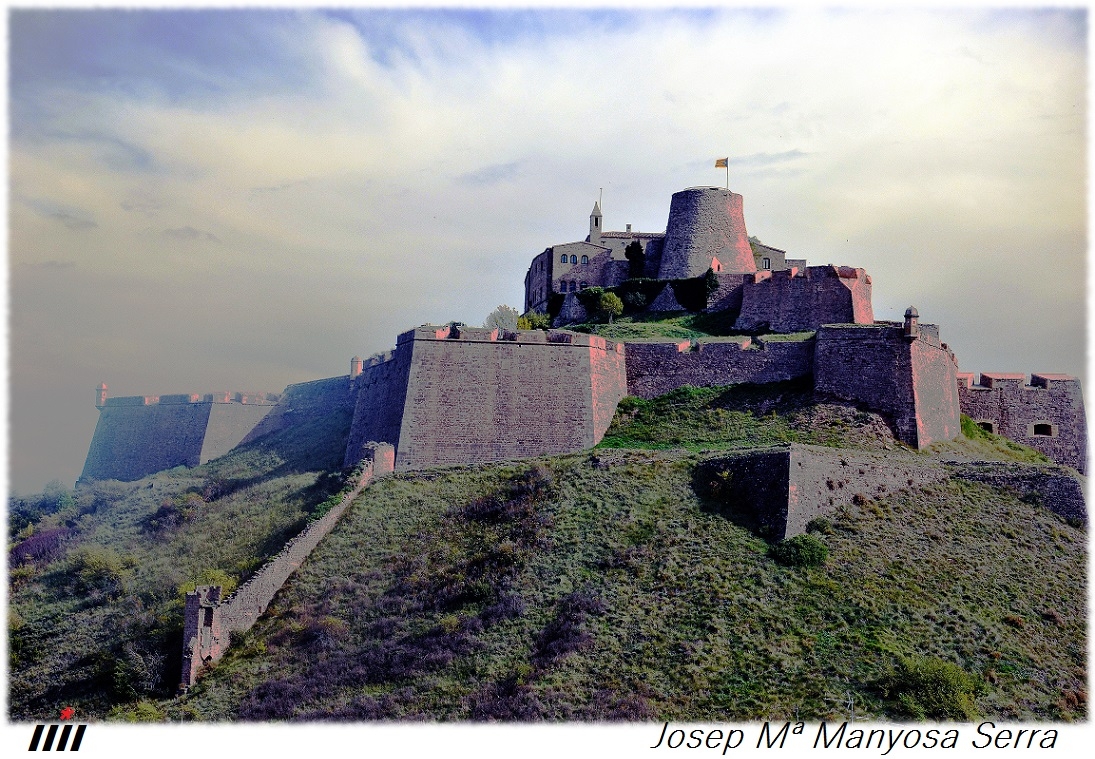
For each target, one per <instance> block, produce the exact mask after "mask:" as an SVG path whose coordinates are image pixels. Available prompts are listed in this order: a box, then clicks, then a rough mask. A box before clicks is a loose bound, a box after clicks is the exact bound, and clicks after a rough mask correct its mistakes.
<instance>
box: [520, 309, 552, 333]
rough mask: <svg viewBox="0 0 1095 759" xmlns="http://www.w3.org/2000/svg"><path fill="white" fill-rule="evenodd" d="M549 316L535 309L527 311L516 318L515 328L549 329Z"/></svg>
mask: <svg viewBox="0 0 1095 759" xmlns="http://www.w3.org/2000/svg"><path fill="white" fill-rule="evenodd" d="M550 328H551V317H550V316H548V315H547V314H540V313H537V312H535V311H528V312H527V313H525V314H522V315H521V316H520V317H518V319H517V329H550Z"/></svg>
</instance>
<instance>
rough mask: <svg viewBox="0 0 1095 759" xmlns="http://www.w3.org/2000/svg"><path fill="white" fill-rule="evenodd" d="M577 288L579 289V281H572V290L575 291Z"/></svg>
mask: <svg viewBox="0 0 1095 759" xmlns="http://www.w3.org/2000/svg"><path fill="white" fill-rule="evenodd" d="M577 289H578V283H577V282H571V283H570V291H571V292H574V291H575V290H577Z"/></svg>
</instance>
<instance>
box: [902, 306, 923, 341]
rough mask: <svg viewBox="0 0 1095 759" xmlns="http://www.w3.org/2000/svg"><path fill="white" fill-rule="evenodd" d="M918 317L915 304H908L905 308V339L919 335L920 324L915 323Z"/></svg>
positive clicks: (911, 338) (912, 338) (910, 339)
mask: <svg viewBox="0 0 1095 759" xmlns="http://www.w3.org/2000/svg"><path fill="white" fill-rule="evenodd" d="M919 319H920V314H918V313H917V312H916V307H915V306H909V307H908V308H906V309H905V339H906V340H909V341H912V340H915V339H916V338H918V337H920V325H919V324H918V323H917V322H918V320H919Z"/></svg>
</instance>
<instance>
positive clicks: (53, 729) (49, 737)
mask: <svg viewBox="0 0 1095 759" xmlns="http://www.w3.org/2000/svg"><path fill="white" fill-rule="evenodd" d="M69 710H71V713H70V714H69V715H68V716H67V717H66V716H65V712H68V711H69ZM75 713H76V710H75V709H72V707H65V711H63V712H61V719H72V716H73V715H74V714H75ZM59 727H60V728H61V736H60V738H58V736H57V728H59ZM86 729H87V725H77V726H76V732H75V733H73V731H72V725H65V726H64V727H61V725H50V726H49V730H48V731H47V730H46V726H45V725H35V726H34V735H32V736H31V738H30V747H29V748H28V749H27V751H37V750H38V744H39V743H41V742H42V733H43V732H44V733H45V734H46V740H45V742H44V743H42V750H43V751H64V750H65V749H66V747H67V748H68V750H69V751H79V750H80V743H81V742H82V741H83V740H84V730H86ZM70 737H71V738H72V745H71V746H69V743H68V740H69V738H70ZM54 740H56V741H57V747H56V748H54V747H53V741H54Z"/></svg>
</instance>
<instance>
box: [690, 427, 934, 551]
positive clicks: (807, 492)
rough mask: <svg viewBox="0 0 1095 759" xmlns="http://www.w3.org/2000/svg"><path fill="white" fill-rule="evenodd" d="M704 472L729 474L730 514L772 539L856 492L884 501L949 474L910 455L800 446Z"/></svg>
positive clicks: (719, 462)
mask: <svg viewBox="0 0 1095 759" xmlns="http://www.w3.org/2000/svg"><path fill="white" fill-rule="evenodd" d="M701 469H702V470H703V471H705V472H706V474H707V476H708V477H710V476H711V475H712V474H714V473H719V472H724V473H726V474H725V475H723V476H721V477H720V479H721V480H722V481H723V482H725V483H727V484H726V485H725V486H724V487H725V488H726V491H725V492H724V493H723V495H722V500H723V501H724V502H725V503H727V504H730V506H728V509H729V516H731V517H732V518H734V519H736V520H739V521H740V522H742V523H743V524H744V525H745V526H747V527H749V528H750V529H753V530H756V531H758V532H760V533H761V534H762V535H764V536H765V537H767V538H769V539H772V540H782V539H783V538H786V537H791V536H793V535H798V534H799V533H802V532H805V531H806V526H807V525H808V524H809V523H810V521H811V520H813V519H816V518H818V517H822V516H830V515H832V514H833V513H835V512H836V510H837V509H838V508H840V507H841V506H847V505H849V504H851V503H852V501H853V499H854V498H855V497H856V495H857V494H858V495H860V496H861V497H864V498H880V497H883V496H885V495H887V494H889V493H892V492H896V491H898V490H901V489H904V488H909V487H922V486H924V485H927V484H929V483H932V482H937V481H939V480H941V479H943V478H944V477H946V476H947V472H946V470H945V469H944V468H943V467H942V466H940V465H935V464H930V463H927V462H925V461H923V460H921V459H917V458H914V457H912V456H901V455H899V454H894V453H893V452H886V453H873V452H869V451H854V450H849V449H840V448H826V447H822V446H812V445H801V444H798V443H792V444H791V445H789V446H786V447H781V448H778V449H769V450H761V451H749V452H744V453H739V454H733V455H730V456H720V457H718V458H714V459H710V460H708V461H707V462H704V463H703V464H702V465H701Z"/></svg>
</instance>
